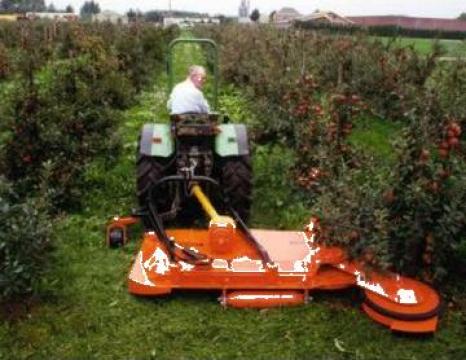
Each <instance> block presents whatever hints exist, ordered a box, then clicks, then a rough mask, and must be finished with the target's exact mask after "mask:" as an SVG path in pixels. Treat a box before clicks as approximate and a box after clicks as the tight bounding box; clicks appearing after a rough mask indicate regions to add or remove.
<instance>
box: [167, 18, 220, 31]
mask: <svg viewBox="0 0 466 360" xmlns="http://www.w3.org/2000/svg"><path fill="white" fill-rule="evenodd" d="M196 24H207V25H208V24H220V18H218V17H209V16H206V17H186V16H184V17H183V16H182V17H170V16H167V17H164V18H163V26H164V27H167V26H172V25H176V26H179V27H181V28H186V27H192V26H194V25H196Z"/></svg>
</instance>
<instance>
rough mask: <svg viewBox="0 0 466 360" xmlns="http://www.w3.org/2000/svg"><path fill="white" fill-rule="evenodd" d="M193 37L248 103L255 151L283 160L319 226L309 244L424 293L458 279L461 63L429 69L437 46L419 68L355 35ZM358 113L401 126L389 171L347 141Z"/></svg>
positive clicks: (404, 55) (393, 49)
mask: <svg viewBox="0 0 466 360" xmlns="http://www.w3.org/2000/svg"><path fill="white" fill-rule="evenodd" d="M197 31H199V32H201V33H202V34H203V35H204V36H207V37H211V36H212V37H214V38H215V39H216V40H217V42H218V43H219V44H220V49H221V59H222V61H221V64H222V65H221V70H222V74H223V76H224V78H226V80H227V81H229V82H231V83H233V84H235V85H236V86H238V87H241V88H243V89H245V92H246V94H248V95H249V96H250V98H251V101H254V104H255V108H256V111H257V117H258V119H259V120H258V121H255V122H254V123H253V125H254V129H253V132H254V136H255V139H256V140H257V141H259V142H261V143H281V144H285V145H286V146H287V147H288V148H289V149H290V150H291V151H292V152H293V157H294V158H295V159H296V160H295V166H294V167H293V169H292V171H289V172H288V174H289V176H290V177H291V178H292V179H293V180H294V181H295V183H296V184H298V185H299V186H301V187H302V188H303V189H305V190H307V191H308V198H309V200H310V201H311V204H310V208H311V209H310V212H311V211H313V212H315V213H316V214H319V215H320V216H321V233H320V241H322V242H323V243H324V244H328V245H338V246H341V247H343V248H344V249H346V250H347V253H348V254H349V255H350V256H351V257H353V258H358V259H360V260H361V261H363V262H364V263H366V264H367V265H368V266H372V267H376V268H383V269H391V270H396V271H402V272H406V273H409V274H411V275H415V276H419V277H421V278H423V279H424V280H426V281H436V282H441V281H442V280H443V279H445V276H446V275H447V274H452V273H455V272H461V269H462V268H463V267H464V264H465V263H464V259H462V258H461V256H459V255H458V254H460V253H461V251H462V250H461V249H464V247H465V245H464V243H465V241H466V240H465V234H466V219H465V216H464V214H465V213H466V208H465V206H464V204H465V203H466V201H465V198H464V196H465V190H464V189H466V183H465V179H464V176H462V175H461V173H462V171H463V172H464V167H465V162H464V154H465V149H464V142H463V141H462V140H464V136H465V135H464V131H462V130H464V129H465V127H466V123H465V121H466V115H465V113H464V109H465V107H464V105H465V104H466V91H464V89H465V86H466V80H465V79H466V76H463V75H464V72H465V69H466V64H465V63H464V62H461V61H459V62H457V63H455V64H439V62H438V57H439V56H440V55H441V54H442V51H441V49H440V48H439V47H438V46H436V47H434V48H433V51H432V53H431V54H429V55H428V56H421V55H419V54H418V53H416V51H415V50H414V49H413V48H412V47H401V48H400V47H397V46H395V45H394V44H393V43H392V42H388V43H382V42H381V41H379V40H374V39H371V38H369V37H365V36H362V35H360V34H358V35H356V36H352V37H350V36H346V35H329V34H322V33H320V34H318V33H316V32H311V31H303V30H296V29H293V30H288V31H282V30H276V29H272V28H265V27H253V28H251V27H247V28H245V27H241V26H227V27H220V28H218V27H217V28H200V29H198V30H197ZM206 32H207V34H206ZM361 112H368V113H369V114H364V115H366V117H368V118H375V119H376V120H374V121H396V122H397V123H400V122H402V123H403V124H400V126H403V127H404V128H405V131H404V133H403V135H402V136H401V137H400V139H398V144H397V149H398V150H397V154H396V155H395V156H393V158H394V160H393V162H392V161H390V162H391V163H390V164H388V163H387V162H383V163H382V164H378V163H377V162H376V161H374V160H373V156H372V154H368V153H364V152H361V151H359V152H358V151H355V150H354V149H353V148H352V145H351V142H350V141H348V137H349V136H350V135H351V133H352V130H353V127H354V126H355V125H356V123H357V122H355V121H354V119H355V118H357V116H358V115H359V114H360V113H361ZM367 115H371V116H367ZM373 115H376V116H373ZM377 117H378V118H381V117H382V118H384V120H378V119H377ZM453 133H454V134H453ZM452 134H453V135H452ZM445 144H446V145H445Z"/></svg>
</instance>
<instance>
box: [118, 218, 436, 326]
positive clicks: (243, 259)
mask: <svg viewBox="0 0 466 360" xmlns="http://www.w3.org/2000/svg"><path fill="white" fill-rule="evenodd" d="M116 226H118V225H116ZM166 232H167V235H168V236H169V237H170V239H172V240H173V241H174V242H176V243H177V244H179V245H181V246H183V247H185V248H189V249H190V250H192V251H194V252H198V253H200V254H203V255H206V256H207V258H209V259H210V260H209V261H208V262H205V263H202V264H192V263H188V262H184V261H181V260H173V259H172V260H170V256H169V252H168V251H167V249H166V246H165V244H164V243H163V242H161V241H160V240H159V239H158V237H157V235H156V234H155V232H147V233H145V234H144V237H143V241H142V246H141V249H140V250H139V252H138V254H137V256H136V259H135V261H134V263H133V266H132V268H131V271H130V274H129V279H128V288H129V292H130V293H132V294H135V295H148V296H153V295H164V294H169V293H170V292H171V291H172V290H176V289H210V290H213V289H218V290H219V291H221V292H222V297H221V303H222V304H223V305H225V306H232V307H254V308H264V307H273V306H290V305H298V304H302V303H305V302H306V301H307V297H308V293H309V291H310V290H318V289H320V290H334V289H343V288H348V287H352V286H357V287H360V288H363V289H364V292H365V295H366V300H365V302H364V304H363V306H362V308H363V310H364V311H365V312H366V314H367V315H368V316H369V317H371V318H372V319H373V320H375V321H377V322H378V323H380V324H383V325H385V326H388V327H389V328H391V329H392V330H394V331H401V332H415V333H428V332H434V331H435V330H436V327H437V322H438V314H439V311H440V298H439V296H438V294H437V293H436V292H435V291H434V290H433V289H431V288H430V287H429V286H427V285H425V284H423V283H421V282H418V281H415V280H412V279H409V278H406V277H402V276H399V275H396V274H392V273H384V274H380V273H375V272H374V273H372V272H371V273H370V274H369V273H365V271H364V270H363V267H362V266H361V265H360V264H358V263H357V262H354V261H348V259H347V258H346V256H345V253H344V252H343V251H342V250H341V249H339V248H336V247H324V246H321V245H319V244H316V243H315V242H314V241H313V236H312V235H311V234H310V233H307V232H297V231H270V230H251V233H252V235H253V236H254V238H255V239H256V240H257V242H258V243H259V244H260V245H261V246H262V247H263V248H264V249H265V251H266V252H267V253H268V255H269V256H270V260H271V262H269V263H266V262H264V261H263V260H262V259H261V256H260V254H259V251H258V250H257V249H256V248H255V247H254V246H252V245H251V243H250V242H249V241H248V239H247V237H246V235H245V234H244V233H243V232H241V231H240V230H238V229H235V230H234V231H233V233H232V234H230V236H232V237H233V239H232V240H233V241H225V242H222V233H220V234H216V233H215V232H213V231H212V229H207V230H203V229H172V230H167V231H166Z"/></svg>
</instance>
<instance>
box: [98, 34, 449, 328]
mask: <svg viewBox="0 0 466 360" xmlns="http://www.w3.org/2000/svg"><path fill="white" fill-rule="evenodd" d="M182 42H198V43H201V44H207V45H209V46H211V47H212V48H213V49H214V50H216V45H215V43H213V42H212V41H211V40H203V39H201V40H193V39H188V40H187V39H178V40H175V41H174V42H172V43H171V44H170V49H172V48H173V46H175V45H176V44H178V43H182ZM215 55H216V51H215ZM214 65H215V67H214V71H215V74H217V68H216V62H215V64H214ZM168 68H169V69H171V61H170V57H169V67H168ZM216 83H217V82H216ZM170 120H171V121H170V124H148V125H145V126H144V128H143V131H142V134H141V137H140V141H139V148H138V158H137V173H138V179H137V187H138V192H137V195H138V199H139V203H140V210H138V211H137V212H136V213H135V215H133V216H129V217H121V218H120V217H115V218H114V219H113V220H112V221H111V222H110V223H109V225H108V226H107V243H108V245H109V246H111V247H117V246H122V245H124V244H126V243H127V241H128V234H127V228H128V226H130V225H132V224H134V223H136V222H138V221H141V222H142V224H143V226H144V229H145V231H144V235H143V238H142V245H141V248H140V250H139V251H138V252H137V255H136V258H135V261H134V263H133V264H132V267H131V270H130V272H129V276H128V290H129V292H130V293H131V294H134V295H141V296H158V295H167V294H170V293H171V292H172V291H173V290H178V289H190V290H218V291H219V294H221V296H220V298H219V299H220V303H221V304H222V305H223V306H225V307H236V308H269V307H277V306H293V305H299V304H306V303H307V302H308V299H309V293H310V292H311V291H317V290H337V289H345V288H349V287H359V288H361V289H362V291H363V293H364V295H365V300H364V302H363V304H362V309H363V311H364V312H365V313H366V314H367V315H368V316H369V317H370V318H372V319H373V320H375V321H376V322H378V323H380V324H382V325H385V326H387V327H389V328H390V329H391V330H393V331H398V332H406V333H432V332H434V331H435V330H436V328H437V323H438V317H439V312H440V307H441V301H440V297H439V295H438V294H437V292H436V291H435V290H433V289H432V288H431V287H429V286H427V285H425V284H423V283H421V282H419V281H417V280H413V279H410V278H407V277H403V276H400V275H398V274H394V273H386V272H384V273H377V272H374V271H371V272H366V271H365V267H364V266H363V265H362V264H361V263H359V262H358V261H356V260H350V259H349V258H348V256H347V255H346V253H345V251H344V250H343V249H341V248H338V247H329V246H325V245H323V244H320V243H319V242H318V232H319V220H318V219H317V218H311V220H310V222H309V224H308V225H306V227H305V229H304V231H275V230H256V229H249V228H248V227H247V225H246V223H247V218H248V216H249V209H250V195H251V177H252V174H251V167H250V159H249V147H248V140H247V132H246V128H245V126H244V125H241V124H229V123H228V118H227V117H221V116H220V115H218V114H215V113H214V114H207V115H206V114H204V115H202V114H184V115H173V116H172V117H171V119H170ZM222 120H223V121H222ZM201 209H202V211H203V212H204V213H205V214H206V215H207V217H208V220H209V223H208V226H207V227H206V228H195V227H191V228H165V226H166V224H167V223H168V222H169V221H171V220H174V219H177V220H178V223H179V221H191V223H192V221H193V220H196V219H199V214H201ZM217 209H219V210H220V212H221V213H223V214H228V215H220V214H219V212H218V211H217Z"/></svg>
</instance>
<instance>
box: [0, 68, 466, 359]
mask: <svg viewBox="0 0 466 360" xmlns="http://www.w3.org/2000/svg"><path fill="white" fill-rule="evenodd" d="M165 81H166V79H165V78H164V77H162V78H159V79H158V81H157V84H158V86H155V87H154V88H153V89H152V90H150V91H147V92H144V93H143V94H142V95H141V96H140V101H139V104H138V105H137V106H135V107H134V108H132V109H130V110H128V111H127V112H126V113H125V114H124V119H125V121H124V123H123V125H122V128H121V133H122V136H123V138H124V144H125V146H124V152H123V154H122V155H121V157H120V161H119V162H118V164H117V165H116V166H114V167H112V168H110V169H107V168H105V163H104V162H103V161H96V162H95V163H94V164H93V165H92V166H91V167H89V168H88V169H87V170H86V174H87V176H88V178H89V179H90V180H92V182H93V183H94V186H93V187H92V188H90V189H89V193H88V194H87V196H86V199H85V203H86V208H85V209H84V210H83V211H82V212H80V213H77V214H73V215H70V216H68V217H66V218H65V219H63V220H61V221H60V222H59V223H58V224H57V225H56V247H57V249H56V253H55V258H56V261H55V262H54V264H53V265H52V269H51V271H50V274H49V276H48V277H47V279H46V280H47V284H48V287H52V288H54V291H53V292H51V293H50V294H49V296H47V297H43V298H42V299H41V300H40V302H39V303H37V304H36V305H35V306H32V307H31V308H30V309H29V311H28V312H27V313H25V314H24V317H22V318H20V319H17V320H16V321H12V322H11V321H4V322H2V323H1V324H0V359H2V360H3V359H26V358H37V359H50V358H52V359H77V358H79V359H81V358H83V359H84V358H85V359H88V358H89V359H121V358H123V359H133V358H138V359H139V358H142V359H174V358H175V359H178V358H209V359H210V358H211V359H225V358H254V359H271V358H273V359H277V358H278V359H285V358H286V359H291V358H331V359H349V358H356V359H377V358H383V359H424V358H427V357H431V358H437V359H453V358H463V357H464V356H465V355H466V345H465V343H464V319H465V314H464V313H462V312H460V311H448V312H446V314H445V316H444V317H443V319H442V322H441V325H440V330H439V332H438V333H436V334H435V336H433V337H422V338H418V337H407V336H399V335H394V334H391V333H390V332H389V331H388V330H387V329H385V328H383V327H381V326H379V325H377V324H375V323H373V322H372V321H371V320H369V319H368V318H367V316H365V315H364V314H362V312H361V311H360V310H359V307H358V304H359V301H360V300H359V297H358V296H357V294H356V293H355V292H352V291H350V292H344V293H335V294H332V293H317V294H314V295H313V301H311V303H310V304H309V305H307V306H302V307H297V308H285V309H273V310H263V311H255V310H233V309H227V310H224V309H223V308H222V307H221V306H220V305H219V304H218V301H217V296H218V294H217V293H215V292H213V293H212V292H178V293H174V294H172V295H170V296H169V297H164V298H155V299H145V298H137V297H133V296H130V295H129V294H128V292H127V290H126V277H127V272H128V269H129V267H130V263H131V261H132V260H133V259H134V253H135V251H137V249H138V240H137V239H138V234H139V232H140V229H137V228H136V229H135V230H134V233H133V236H132V239H133V242H132V243H130V244H129V245H128V246H127V247H126V248H124V249H121V250H115V251H113V250H109V249H107V248H106V247H105V246H104V232H105V222H106V220H107V219H108V218H110V217H111V216H113V215H115V214H125V213H128V212H129V210H130V209H131V207H133V206H135V205H136V200H135V198H134V195H133V194H134V175H133V174H134V153H135V149H136V139H137V135H138V133H139V130H140V127H141V125H142V124H143V123H145V122H147V121H152V120H153V119H156V120H157V121H161V120H162V119H166V118H167V114H166V110H165V100H166V96H165V94H164V91H165V86H164V85H165ZM220 100H221V101H220V103H221V107H223V110H224V111H227V112H230V113H241V114H243V115H242V116H244V119H246V118H250V117H251V116H252V114H251V113H248V112H247V110H245V109H247V107H248V106H250V104H248V103H246V102H245V99H244V98H242V97H241V96H240V94H236V95H235V94H234V93H233V92H231V91H229V90H227V92H226V93H225V95H224V96H223V97H222V98H221V99H220ZM239 108H242V110H239ZM396 131H397V129H396V127H393V125H391V124H387V123H381V122H376V121H369V120H367V121H366V122H364V121H363V122H362V123H361V124H358V126H357V127H356V130H355V133H354V134H353V137H352V141H354V143H355V144H358V146H361V147H364V146H366V145H367V146H368V148H371V149H372V151H373V152H374V153H375V154H379V155H380V156H381V157H383V156H385V154H386V153H388V152H389V151H390V150H389V145H388V144H387V141H386V138H387V137H389V136H390V135H393V134H394V133H396ZM365 144H366V145H365ZM293 161H294V158H293V154H292V153H291V152H290V151H289V150H286V149H283V148H281V147H269V146H262V147H257V148H255V151H254V170H255V179H254V180H255V193H254V209H253V210H254V215H253V223H254V225H255V226H257V227H269V228H276V227H281V228H296V227H299V226H300V224H302V222H301V219H302V218H303V217H305V216H307V215H308V214H307V213H306V205H305V204H303V203H302V202H300V199H301V197H300V196H299V195H300V194H298V193H297V192H296V191H295V190H294V189H293V188H292V187H291V186H290V183H289V180H287V169H289V167H290V166H291V165H292V163H293Z"/></svg>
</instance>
